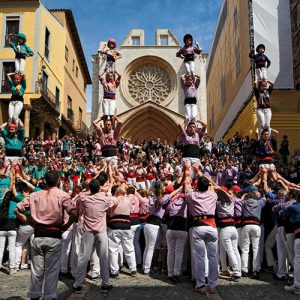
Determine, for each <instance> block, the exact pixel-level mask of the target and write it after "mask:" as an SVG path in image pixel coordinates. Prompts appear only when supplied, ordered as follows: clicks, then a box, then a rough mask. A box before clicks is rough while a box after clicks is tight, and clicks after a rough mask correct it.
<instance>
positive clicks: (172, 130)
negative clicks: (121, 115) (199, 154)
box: [121, 105, 179, 142]
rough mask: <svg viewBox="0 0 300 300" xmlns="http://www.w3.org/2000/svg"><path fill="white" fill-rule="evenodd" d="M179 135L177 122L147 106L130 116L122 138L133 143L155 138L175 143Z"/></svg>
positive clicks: (157, 109) (123, 129)
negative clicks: (128, 139) (129, 139)
mask: <svg viewBox="0 0 300 300" xmlns="http://www.w3.org/2000/svg"><path fill="white" fill-rule="evenodd" d="M178 134H179V129H178V126H177V123H176V121H175V120H174V119H173V118H171V117H170V116H169V115H167V114H166V113H164V112H163V111H161V110H160V109H159V108H156V107H155V106H153V105H146V106H144V107H142V108H141V109H139V110H138V111H135V112H134V113H132V114H131V115H130V116H128V118H127V119H126V121H125V122H124V123H123V127H122V131H121V136H123V137H126V138H131V140H132V141H135V140H144V139H147V138H150V137H153V138H160V139H161V140H168V141H170V142H173V141H174V140H175V139H176V136H177V135H178Z"/></svg>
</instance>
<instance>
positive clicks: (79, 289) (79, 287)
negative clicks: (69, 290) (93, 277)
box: [73, 286, 82, 294]
mask: <svg viewBox="0 0 300 300" xmlns="http://www.w3.org/2000/svg"><path fill="white" fill-rule="evenodd" d="M81 290H82V286H78V287H74V286H73V293H75V294H80V293H81Z"/></svg>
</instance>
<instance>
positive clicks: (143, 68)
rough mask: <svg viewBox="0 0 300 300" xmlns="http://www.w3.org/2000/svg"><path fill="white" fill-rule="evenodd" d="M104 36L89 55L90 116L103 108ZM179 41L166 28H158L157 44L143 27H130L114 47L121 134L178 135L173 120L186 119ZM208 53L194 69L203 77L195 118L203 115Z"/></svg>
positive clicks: (170, 138)
mask: <svg viewBox="0 0 300 300" xmlns="http://www.w3.org/2000/svg"><path fill="white" fill-rule="evenodd" d="M105 44H106V42H100V44H99V49H98V53H97V54H94V55H93V94H92V116H91V118H92V121H93V120H95V119H96V118H97V116H98V115H101V114H102V99H103V88H102V86H101V84H100V82H99V79H98V75H99V74H101V73H102V72H103V70H104V67H105V62H106V57H105V55H102V54H101V53H100V50H102V49H103V48H104V46H105ZM181 47H182V45H181V43H180V42H179V41H178V39H177V38H176V36H175V35H174V34H173V33H172V32H171V31H170V30H168V29H158V30H156V34H155V45H145V35H144V31H143V30H140V29H134V30H131V31H130V32H129V33H128V35H127V36H126V38H125V39H124V41H123V42H122V44H121V45H120V47H119V48H118V50H119V51H120V52H121V53H122V58H121V59H119V60H117V61H116V70H117V71H118V73H119V74H120V75H121V83H120V86H119V88H118V90H117V97H116V99H117V100H116V101H117V110H116V115H117V116H118V117H119V118H120V119H121V121H122V122H123V128H122V132H121V135H122V136H123V137H126V138H131V139H132V140H133V141H135V140H143V139H145V138H150V137H153V138H160V139H163V140H168V141H173V140H174V139H175V138H176V136H177V135H178V126H177V124H178V123H179V122H181V121H182V120H183V119H184V94H183V90H182V88H181V81H180V77H181V76H182V75H183V74H184V73H185V66H184V64H183V60H182V59H180V58H178V57H176V52H177V51H178V50H179V49H180V48H181ZM206 58H207V55H205V54H202V55H200V56H197V58H196V59H195V74H197V75H199V76H200V78H201V83H200V86H199V88H198V91H197V106H198V118H200V119H201V120H202V121H203V122H206V121H207V119H206V118H207V117H206V115H207V113H206V79H205V66H206Z"/></svg>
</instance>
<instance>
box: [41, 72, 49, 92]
mask: <svg viewBox="0 0 300 300" xmlns="http://www.w3.org/2000/svg"><path fill="white" fill-rule="evenodd" d="M42 84H43V86H44V87H46V88H48V75H47V73H46V72H45V71H43V73H42Z"/></svg>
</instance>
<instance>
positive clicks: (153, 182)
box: [146, 179, 156, 190]
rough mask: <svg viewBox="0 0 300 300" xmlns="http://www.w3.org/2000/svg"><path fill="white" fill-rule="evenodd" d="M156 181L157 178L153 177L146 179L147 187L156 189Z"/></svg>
mask: <svg viewBox="0 0 300 300" xmlns="http://www.w3.org/2000/svg"><path fill="white" fill-rule="evenodd" d="M155 183H156V181H155V179H152V180H148V179H147V180H146V188H147V189H148V190H154V187H155Z"/></svg>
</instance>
